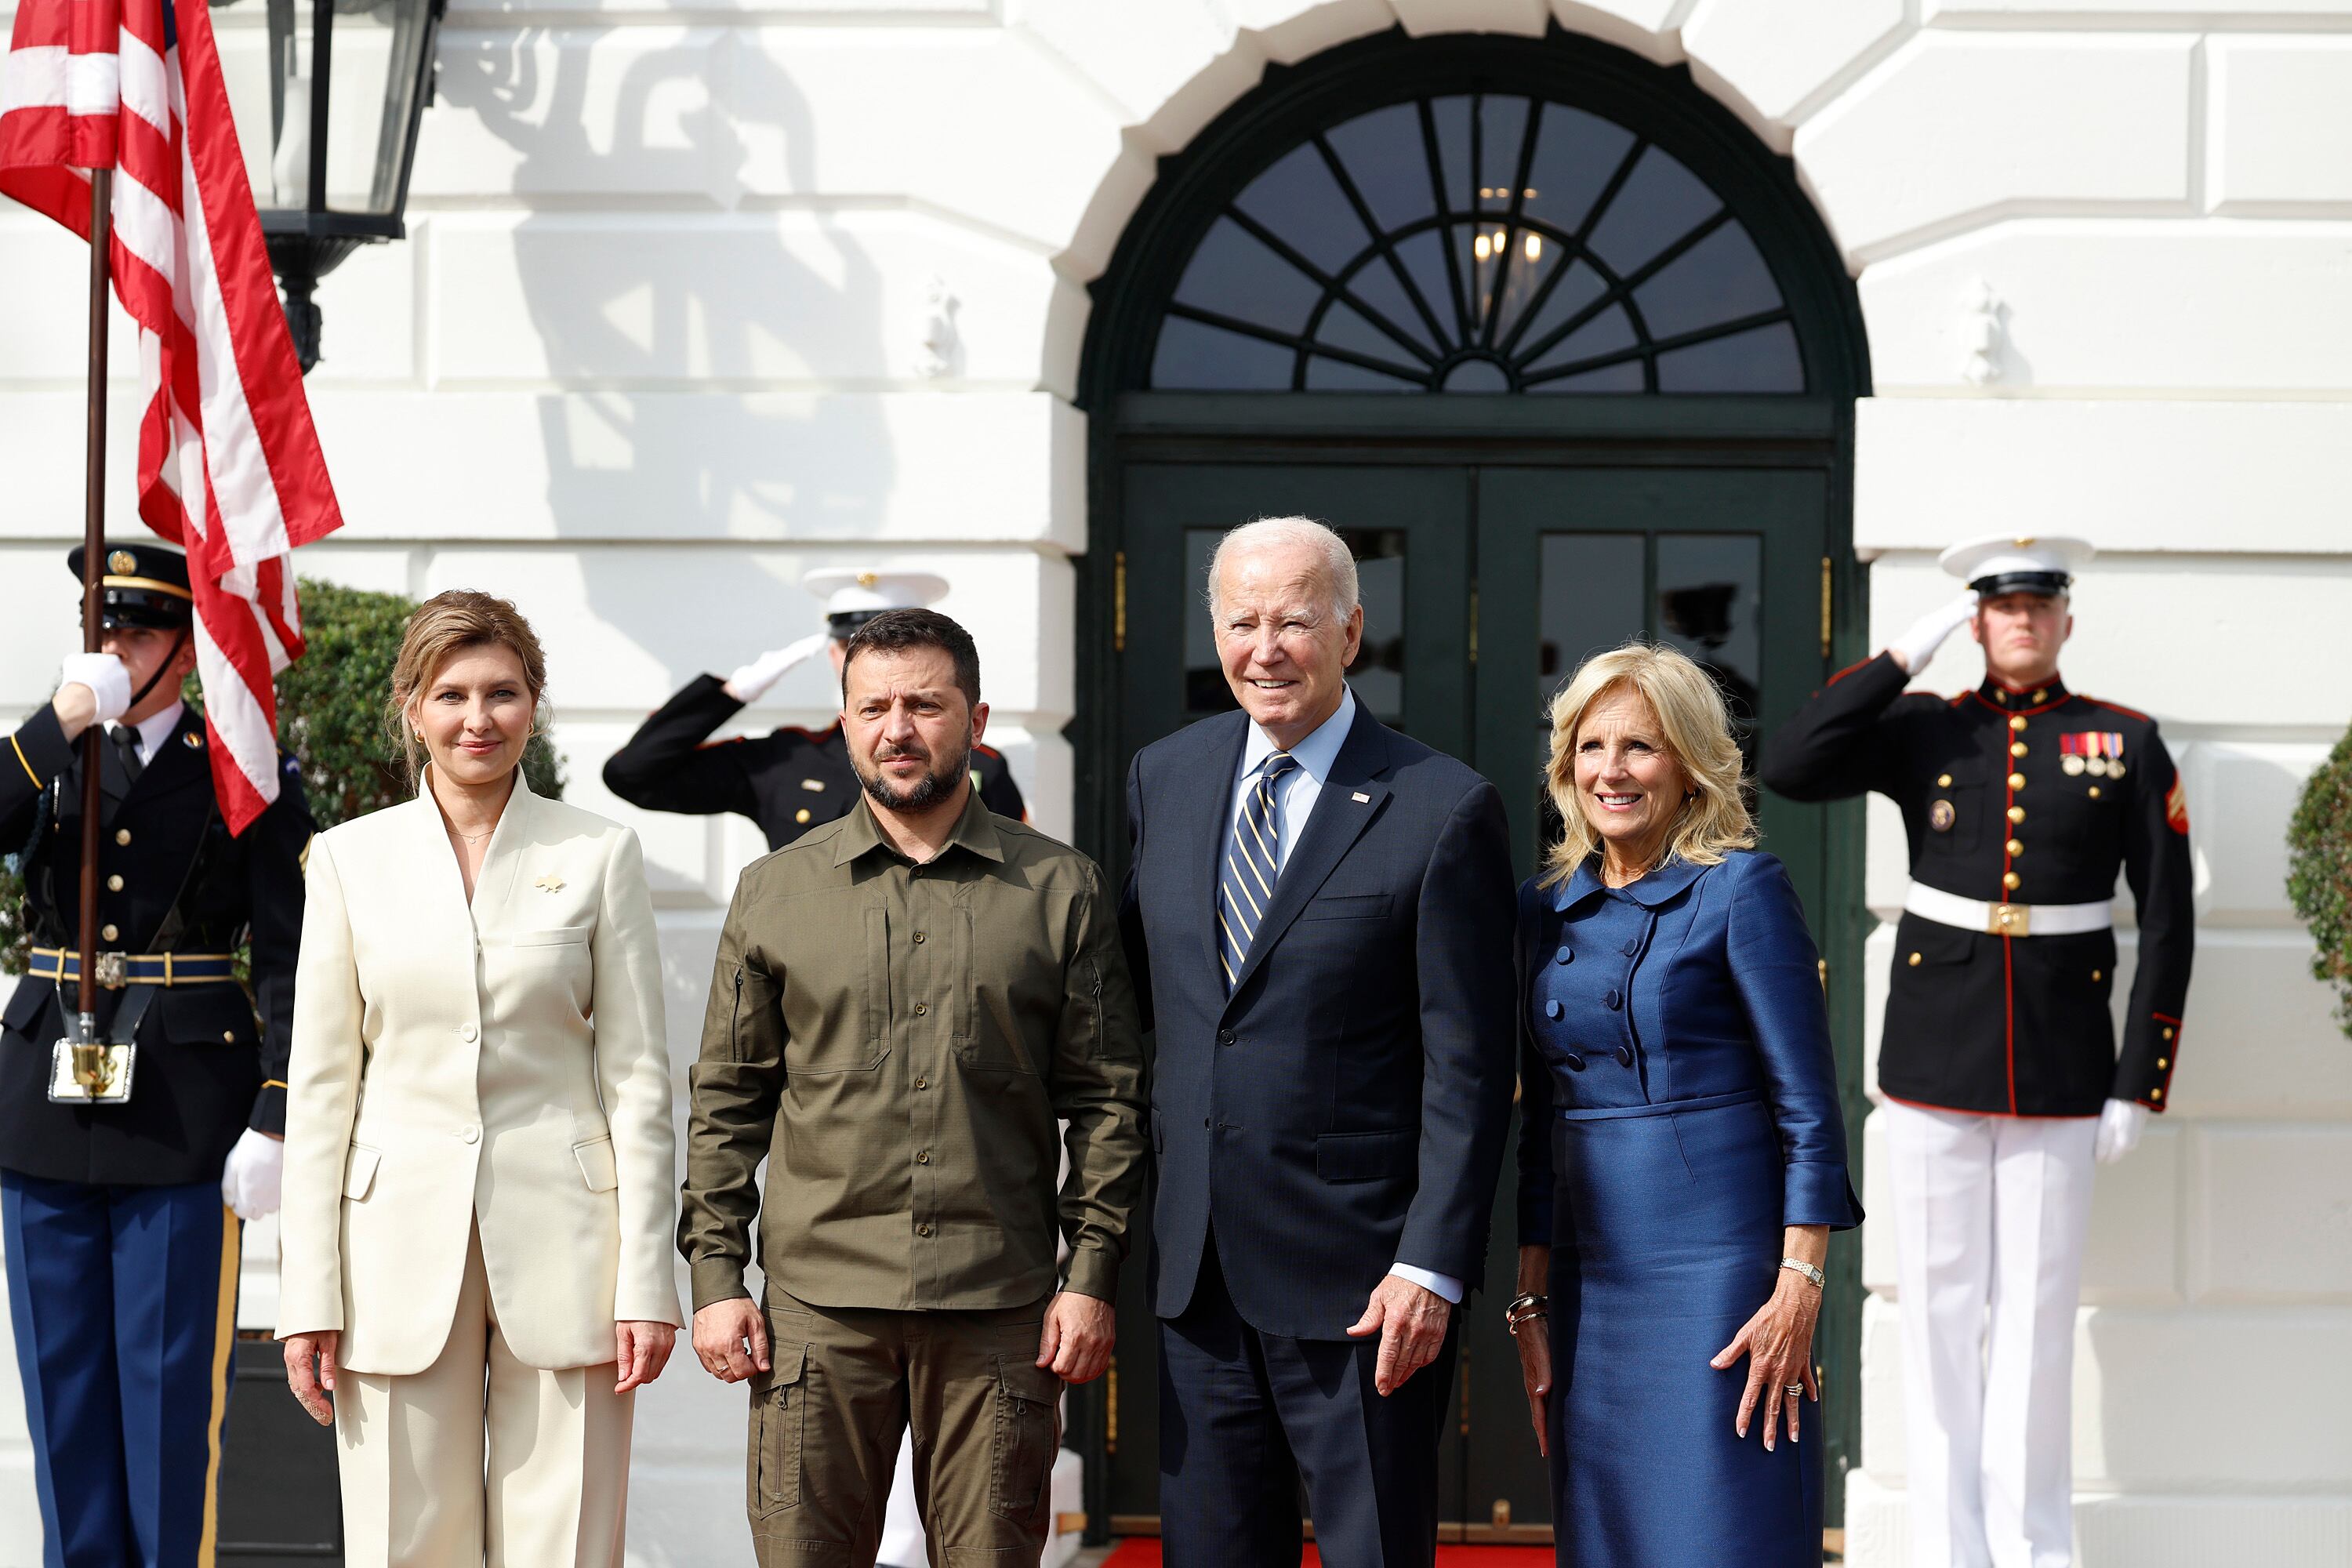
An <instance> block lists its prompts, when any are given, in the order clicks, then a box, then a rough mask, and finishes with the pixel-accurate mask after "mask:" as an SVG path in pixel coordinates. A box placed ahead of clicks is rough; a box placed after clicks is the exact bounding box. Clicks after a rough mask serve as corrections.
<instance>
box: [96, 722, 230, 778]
mask: <svg viewBox="0 0 2352 1568" xmlns="http://www.w3.org/2000/svg"><path fill="white" fill-rule="evenodd" d="M191 735H193V736H194V737H195V743H194V745H191V744H189V741H188V738H189V737H190V736H191ZM204 736H205V721H204V720H203V719H202V718H201V717H199V716H198V714H197V713H196V710H194V709H193V708H189V709H184V710H182V711H181V714H180V721H179V722H178V723H177V724H174V725H173V726H172V732H171V733H170V734H169V735H166V736H165V737H164V738H163V744H162V745H161V746H159V747H157V748H156V752H155V754H154V755H153V756H152V757H149V758H148V759H147V765H146V766H145V767H143V768H141V769H140V770H139V776H138V777H137V778H136V779H133V780H131V781H130V783H129V787H128V788H126V789H125V790H124V791H123V792H122V798H123V799H125V800H129V799H131V798H133V797H134V796H135V797H136V798H138V799H140V800H147V799H150V798H152V797H153V796H156V795H169V794H171V793H172V792H173V790H178V789H185V788H186V787H187V786H188V785H190V784H194V783H195V782H196V781H197V780H198V779H199V778H203V779H209V778H211V777H212V759H211V758H209V757H207V756H205V749H204ZM107 750H108V751H109V752H111V753H112V754H111V755H110V757H109V758H108V759H107V761H108V764H109V766H108V772H107V777H108V779H109V781H110V782H109V784H108V787H109V788H110V789H111V788H112V787H113V785H112V783H111V781H112V780H114V779H117V778H120V777H121V768H122V753H121V752H116V751H114V745H113V742H111V741H109V742H107Z"/></svg>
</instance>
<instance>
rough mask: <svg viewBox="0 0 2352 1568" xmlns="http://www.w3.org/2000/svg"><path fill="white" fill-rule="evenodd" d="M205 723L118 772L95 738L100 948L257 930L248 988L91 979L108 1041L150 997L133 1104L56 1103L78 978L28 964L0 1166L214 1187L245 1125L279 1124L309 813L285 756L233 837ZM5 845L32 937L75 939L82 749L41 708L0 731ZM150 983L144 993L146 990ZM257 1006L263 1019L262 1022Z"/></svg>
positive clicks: (184, 719) (8, 1079)
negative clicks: (18, 858) (17, 858)
mask: <svg viewBox="0 0 2352 1568" xmlns="http://www.w3.org/2000/svg"><path fill="white" fill-rule="evenodd" d="M207 745H208V742H206V740H205V722H204V720H203V719H202V718H201V717H200V716H199V715H198V714H197V713H196V712H195V710H193V709H191V710H188V711H187V712H185V713H184V714H183V715H181V719H180V723H179V727H178V728H177V729H175V730H174V731H173V732H172V736H171V739H169V740H168V741H166V742H163V746H162V747H161V748H160V749H159V751H158V752H157V753H156V754H155V755H154V756H153V757H152V758H150V759H149V760H148V762H147V764H146V766H145V767H144V768H142V770H141V771H140V774H139V777H138V779H137V780H136V781H131V780H128V779H126V778H125V776H124V773H123V771H122V765H121V761H120V760H119V755H118V753H117V752H115V750H114V749H113V747H112V746H110V745H101V746H100V751H99V754H100V758H101V759H102V766H103V770H104V771H103V773H102V774H101V776H100V786H101V788H102V789H103V791H104V798H105V806H104V809H105V813H106V816H105V818H104V821H103V824H102V831H101V832H100V837H99V855H100V859H99V868H98V869H99V877H100V890H99V900H100V903H99V911H98V918H99V920H100V922H102V923H101V926H100V936H99V950H100V952H131V953H141V952H184V953H200V952H204V953H225V952H234V951H235V950H236V948H237V947H238V945H239V944H240V943H242V942H245V941H246V940H247V938H248V935H249V937H250V940H251V942H252V961H253V962H252V974H253V989H252V993H251V994H247V991H246V989H245V988H244V987H242V986H240V985H238V984H236V983H235V982H233V981H232V982H227V983H215V984H199V985H175V986H171V987H140V986H131V987H129V988H127V989H123V990H108V989H100V992H99V994H98V1008H99V1011H98V1022H99V1026H100V1031H101V1033H102V1034H104V1035H105V1036H106V1037H109V1038H112V1037H113V1035H112V1033H111V1030H112V1026H113V1024H114V1022H115V1019H116V1016H117V1015H118V1014H119V1013H121V1010H122V1009H123V1008H124V1007H125V1006H126V1005H128V1006H132V1007H140V1006H143V1008H144V1010H143V1012H142V1013H140V1014H139V1015H138V1021H137V1024H136V1026H135V1027H136V1029H137V1033H136V1035H135V1037H134V1038H135V1040H136V1042H137V1044H138V1047H139V1054H138V1062H137V1066H136V1068H134V1070H133V1075H132V1078H131V1100H130V1103H129V1104H127V1105H111V1106H74V1105H54V1104H51V1103H50V1101H49V1099H48V1078H49V1061H50V1055H51V1049H52V1047H54V1046H55V1044H56V1042H57V1041H58V1039H60V1038H62V1037H63V1036H64V1032H65V1013H64V1011H63V1010H62V1009H63V1008H68V1007H78V1006H79V994H80V987H79V984H78V983H77V984H68V985H65V986H62V987H61V986H59V985H58V984H57V983H56V982H55V981H52V980H40V979H35V978H33V977H31V976H29V975H28V976H26V977H25V978H24V979H21V980H19V981H17V983H16V991H15V992H14V993H13V994H11V995H10V996H9V998H8V1003H7V1007H6V1010H5V1013H0V1025H5V1031H0V1168H5V1169H7V1170H11V1171H16V1172H21V1173H24V1174H26V1175H30V1176H41V1177H46V1178H48V1179H50V1180H52V1181H67V1182H91V1183H104V1184H114V1183H121V1184H131V1185H161V1184H173V1183H184V1182H205V1181H215V1180H217V1179H218V1178H219V1176H220V1172H221V1164H222V1163H223V1162H224V1161H225V1160H226V1158H227V1156H228V1152H229V1149H230V1146H231V1145H233V1144H234V1143H236V1140H237V1135H238V1134H239V1133H240V1132H241V1131H244V1130H245V1129H246V1128H247V1127H248V1126H250V1127H254V1128H257V1129H259V1130H260V1131H264V1132H273V1133H282V1132H284V1131H285V1129H286V1083H285V1079H286V1055H287V1049H288V1046H289V1040H290V1038H291V1032H292V1028H293V1021H294V954H295V949H296V947H297V946H298V944H299V941H300V938H301V934H302V853H303V851H304V849H305V848H306V847H308V846H309V844H310V834H311V830H312V823H311V820H310V807H309V805H306V804H305V803H304V801H303V797H302V781H301V778H300V776H299V773H297V771H296V769H295V766H294V763H293V761H292V759H291V758H284V759H282V760H281V764H280V768H281V771H280V773H279V777H278V800H277V802H276V804H274V805H271V806H270V807H269V809H268V810H267V811H265V812H264V813H263V814H262V815H261V816H260V817H258V818H257V820H256V821H255V822H254V823H253V825H252V826H249V827H247V829H246V830H245V832H244V834H243V835H242V836H240V837H230V834H229V831H228V825H227V824H226V822H224V821H223V820H222V819H221V815H220V811H219V809H218V806H217V805H216V804H215V799H214V795H213V779H212V759H211V757H210V755H209V754H208V752H207V751H206V747H207ZM0 847H5V848H6V850H8V851H9V852H11V853H15V852H17V851H22V852H23V853H24V856H25V861H24V869H25V884H26V914H27V916H28V917H29V919H28V923H29V925H30V927H31V929H32V932H33V941H34V942H35V944H36V945H37V946H41V947H62V948H68V949H70V948H72V947H74V946H75V945H76V944H77V943H78V942H79V940H80V934H79V933H80V914H79V911H80V907H81V902H80V900H81V746H80V745H79V742H68V741H67V740H66V738H65V731H63V729H62V728H60V727H59V725H58V718H57V714H56V712H55V711H54V710H51V709H50V708H48V707H47V705H44V706H43V707H42V708H40V709H39V710H37V712H35V713H34V714H33V716H32V717H31V718H29V719H27V720H26V721H25V723H24V725H23V727H22V728H20V729H18V730H17V731H16V733H15V734H14V735H12V736H10V737H9V738H8V739H7V740H6V741H5V742H0ZM142 991H143V992H145V995H144V996H143V997H142V995H141V993H142ZM257 1005H258V1009H259V1017H258V1018H257V1017H256V1016H255V1013H256V1007H257Z"/></svg>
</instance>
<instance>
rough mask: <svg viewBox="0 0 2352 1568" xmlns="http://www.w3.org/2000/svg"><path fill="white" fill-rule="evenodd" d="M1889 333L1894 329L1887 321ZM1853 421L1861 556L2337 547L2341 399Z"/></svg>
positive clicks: (1897, 410)
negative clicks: (2000, 543) (2054, 542)
mask: <svg viewBox="0 0 2352 1568" xmlns="http://www.w3.org/2000/svg"><path fill="white" fill-rule="evenodd" d="M1867 287H1868V283H1867V280H1866V281H1865V289H1867ZM1888 320H1889V321H1890V324H1891V325H1892V326H1893V327H1894V328H1895V330H1896V331H1902V330H1905V329H1904V328H1903V325H1902V321H1901V319H1900V312H1899V311H1892V310H1890V312H1889V315H1888ZM1854 411H1855V416H1856V426H1857V427H1856V432H1855V458H1854V462H1855V473H1854V540H1855V542H1856V544H1857V545H1858V546H1859V547H1861V548H1862V549H1863V550H1864V552H1877V551H1881V550H1892V549H1913V550H1925V551H1927V552H1930V553H1931V554H1932V553H1933V552H1935V551H1938V550H1941V549H1942V548H1943V547H1944V546H1945V545H1947V544H1948V543H1950V542H1952V541H1953V540H1955V539H1966V538H1968V537H1969V536H1970V535H1971V534H1980V533H1984V532H1987V531H1991V530H1993V529H1997V528H2010V527H2014V528H2016V529H2017V530H2018V531H2020V532H2021V533H2062V532H2064V533H2074V532H2083V531H2088V532H2089V534H2090V537H2091V538H2092V539H2093V540H2094V541H2095V542H2097V543H2098V544H2100V545H2101V546H2102V547H2103V548H2105V549H2107V550H2110V551H2113V550H2118V549H2133V550H2158V551H2174V550H2179V551H2209V552H2276V553H2290V554H2291V553H2302V552H2315V553H2332V552H2336V551H2339V550H2341V549H2342V548H2343V547H2344V542H2345V531H2344V517H2343V509H2342V506H2341V504H2340V500H2341V498H2342V497H2343V496H2344V495H2345V494H2346V493H2347V492H2352V401H2347V402H2333V403H2331V402H2302V403H2254V402H2170V401H2153V400H2143V401H2131V402H2105V403H2097V402H2081V403H2077V402H2058V401H2047V402H2045V401H2042V400H2039V399H2021V400H2011V399H1980V398H1949V397H1932V398H1930V397H1866V398H1864V399H1862V400H1861V402H1859V403H1857V404H1856V405H1854ZM1873 580H1874V583H1875V582H1876V581H1877V578H1876V577H1874V579H1873ZM1938 581H1939V582H1940V583H1941V584H1942V587H1943V589H1944V590H1945V591H1947V592H1948V591H1949V590H1951V589H1952V588H1954V587H1957V586H1958V584H1954V583H1953V582H1952V581H1951V579H1949V578H1948V577H1941V576H1940V575H1939V577H1938ZM1918 607H1919V609H1921V610H1924V609H1926V608H1927V604H1925V603H1922V604H1920V605H1919V606H1918ZM1899 613H1900V612H1893V613H1890V614H1889V615H1888V616H1885V618H1879V617H1878V616H1877V612H1876V610H1875V607H1874V620H1875V624H1876V625H1878V626H1887V627H1889V629H1900V627H1901V626H1903V625H1904V624H1905V622H1903V621H1902V620H1900V619H1895V615H1899ZM2229 662H2230V661H2227V660H2224V661H2219V662H2218V663H2217V666H2216V668H2217V670H2219V669H2221V668H2224V667H2226V666H2227V665H2228V664H2229ZM2313 711H2314V712H2315V713H2316V712H2320V711H2325V710H2322V709H2315V710H2313Z"/></svg>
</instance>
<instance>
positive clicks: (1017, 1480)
mask: <svg viewBox="0 0 2352 1568" xmlns="http://www.w3.org/2000/svg"><path fill="white" fill-rule="evenodd" d="M1061 1402H1062V1380H1061V1379H1060V1378H1058V1377H1055V1375H1054V1374H1053V1373H1050V1372H1045V1371H1041V1370H1040V1369H1039V1368H1037V1367H1036V1366H1034V1365H1033V1364H1032V1363H1030V1362H1028V1361H1027V1360H1025V1359H1024V1358H1022V1357H1019V1356H999V1357H997V1358H996V1451H995V1455H994V1458H993V1460H992V1464H991V1465H990V1468H989V1484H988V1506H989V1508H990V1510H992V1511H993V1512H994V1513H995V1514H996V1515H997V1517H999V1518H1000V1519H1009V1520H1011V1521H1013V1522H1014V1523H1016V1524H1026V1525H1034V1524H1035V1523H1037V1522H1038V1521H1040V1520H1041V1519H1043V1518H1044V1517H1045V1507H1046V1502H1047V1497H1046V1488H1047V1486H1048V1485H1049V1484H1050V1483H1051V1482H1052V1480H1053V1477H1054V1456H1055V1453H1056V1452H1057V1451H1058V1450H1059V1449H1060V1447H1061V1446H1062V1414H1061Z"/></svg>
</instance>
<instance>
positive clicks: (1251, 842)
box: [1217, 752, 1298, 994]
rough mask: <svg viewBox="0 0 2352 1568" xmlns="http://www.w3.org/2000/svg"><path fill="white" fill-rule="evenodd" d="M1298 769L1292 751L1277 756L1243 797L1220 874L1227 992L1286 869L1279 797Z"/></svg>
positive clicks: (1220, 948)
mask: <svg viewBox="0 0 2352 1568" xmlns="http://www.w3.org/2000/svg"><path fill="white" fill-rule="evenodd" d="M1297 765H1298V759H1297V757H1294V756H1292V755H1291V754H1290V753H1289V752H1274V753H1273V754H1272V755H1270V756H1268V757H1267V758H1266V759H1265V762H1264V763H1262V764H1260V766H1259V770H1258V775H1257V779H1256V781H1255V783H1253V784H1251V785H1250V789H1249V794H1248V795H1245V796H1244V797H1243V799H1242V809H1241V812H1240V815H1238V816H1235V817H1234V841H1233V843H1232V844H1230V845H1228V846H1227V847H1226V849H1225V863H1224V868H1223V869H1222V870H1221V871H1219V872H1218V873H1217V959H1218V962H1219V963H1222V964H1223V966H1224V971H1225V991H1226V993H1227V994H1232V992H1233V988H1234V976H1235V975H1237V974H1239V973H1241V972H1242V961H1243V960H1244V959H1246V958H1247V957H1249V950H1250V940H1251V939H1252V938H1253V937H1255V936H1256V935H1257V928H1258V922H1259V921H1263V920H1264V919H1265V908H1266V906H1267V905H1268V904H1270V903H1272V902H1273V901H1274V879H1275V877H1276V875H1277V874H1278V873H1279V871H1280V870H1281V862H1280V861H1279V860H1278V859H1276V856H1275V852H1274V850H1275V845H1276V841H1277V839H1276V832H1277V830H1276V821H1275V804H1274V801H1275V793H1276V788H1277V787H1278V785H1279V784H1280V783H1281V780H1282V777H1283V775H1284V774H1285V773H1289V772H1290V770H1291V769H1293V768H1295V767H1297Z"/></svg>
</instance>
